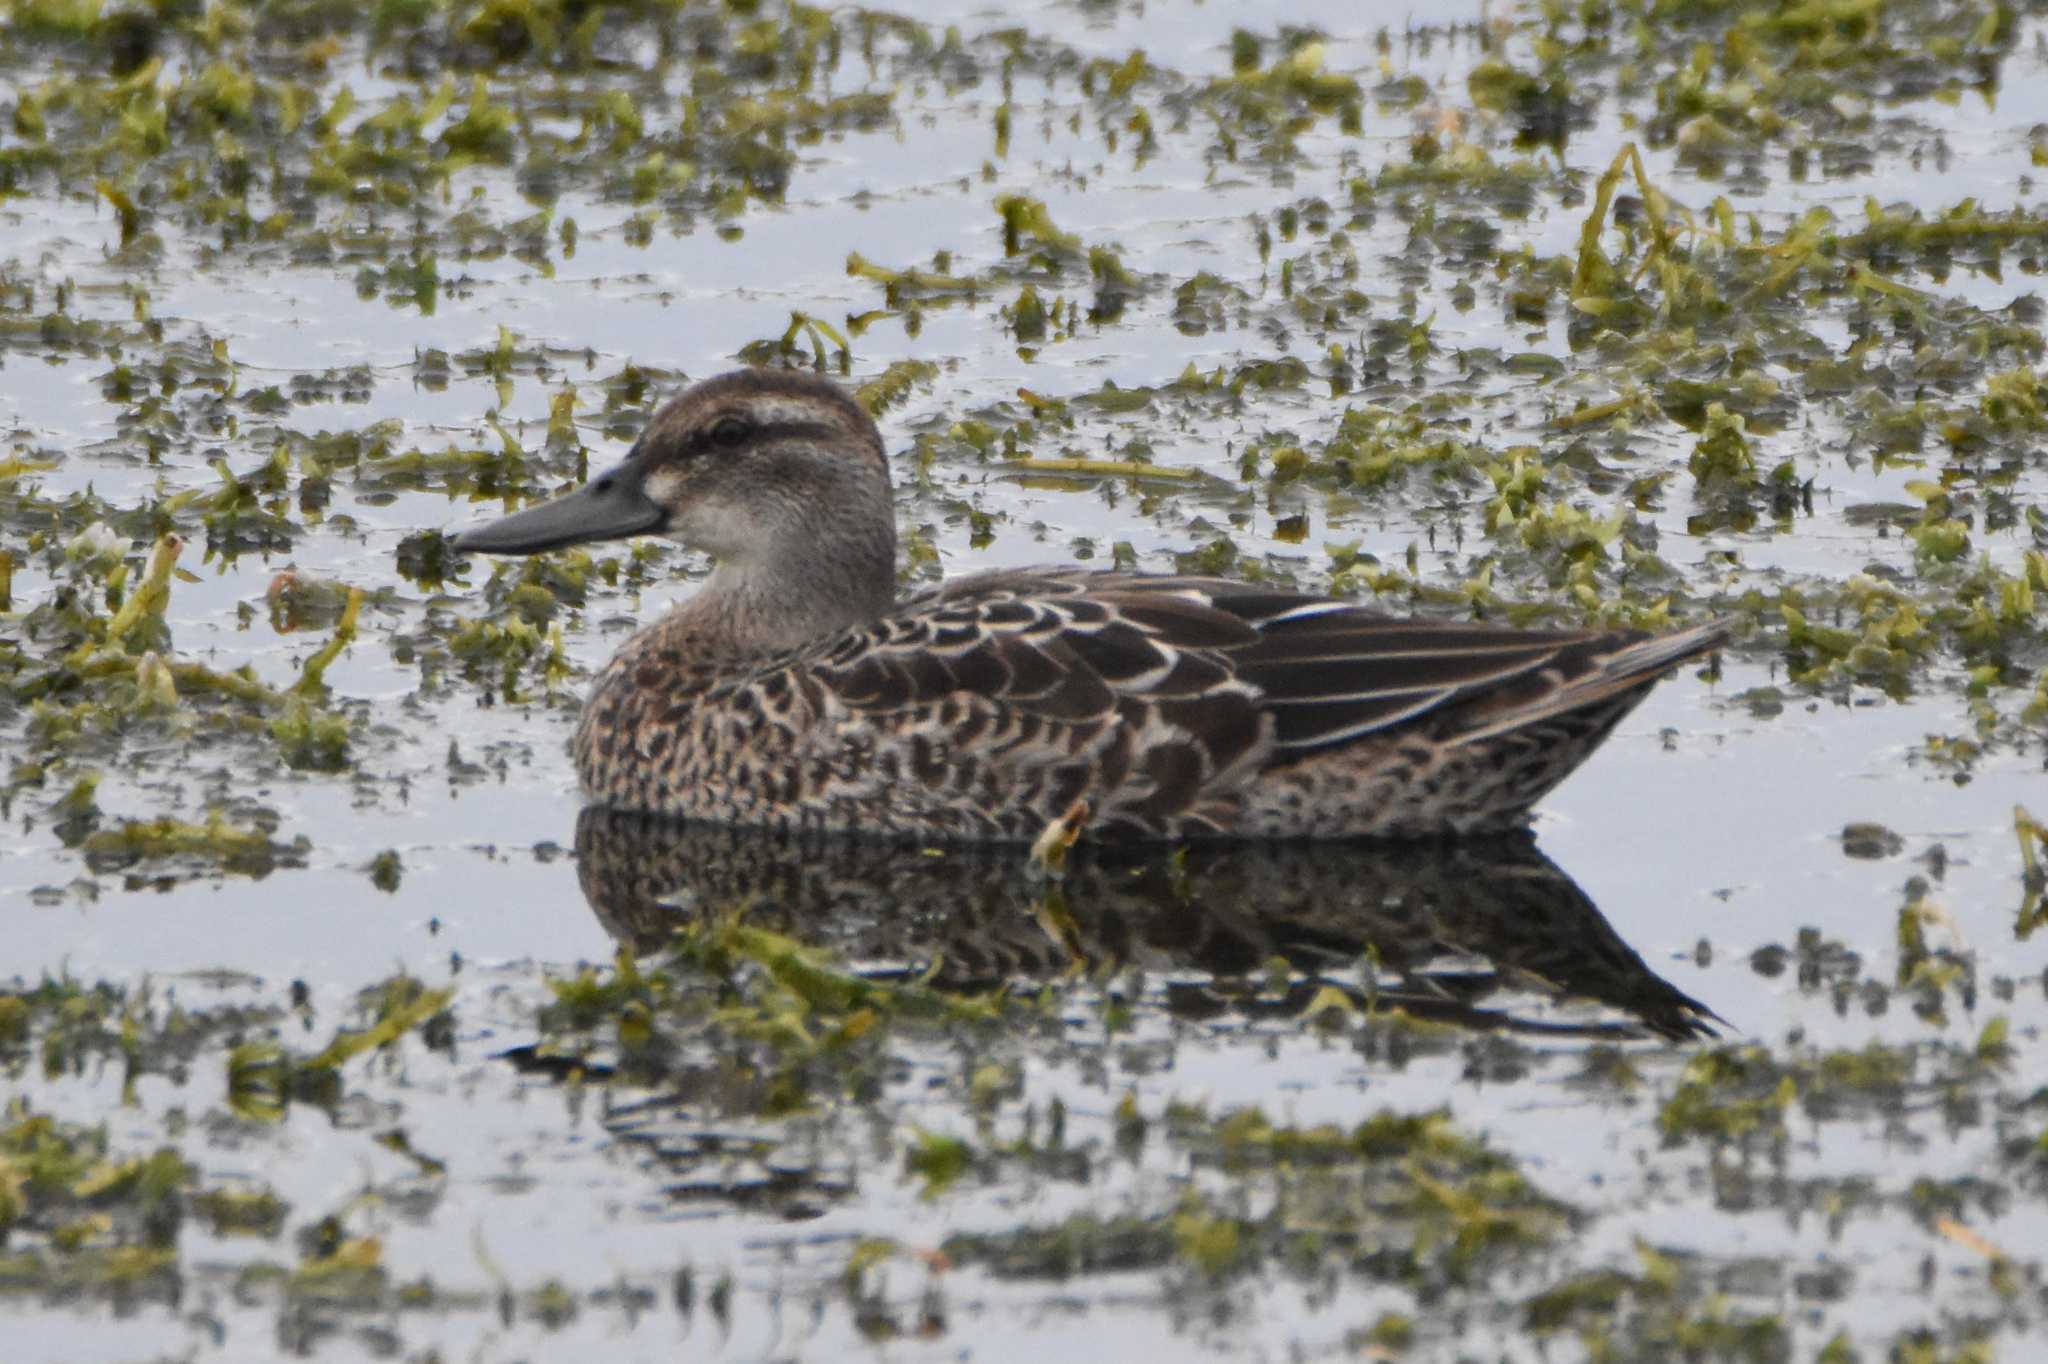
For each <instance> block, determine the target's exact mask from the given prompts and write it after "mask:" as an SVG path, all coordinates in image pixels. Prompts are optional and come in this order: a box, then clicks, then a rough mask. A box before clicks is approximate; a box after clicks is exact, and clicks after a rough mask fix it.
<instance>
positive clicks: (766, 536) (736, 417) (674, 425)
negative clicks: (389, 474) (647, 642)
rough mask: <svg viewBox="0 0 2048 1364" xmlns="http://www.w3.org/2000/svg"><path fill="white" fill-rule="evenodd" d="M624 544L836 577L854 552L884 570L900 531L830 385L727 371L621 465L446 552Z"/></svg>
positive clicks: (858, 413)
mask: <svg viewBox="0 0 2048 1364" xmlns="http://www.w3.org/2000/svg"><path fill="white" fill-rule="evenodd" d="M630 535H664V536H668V537H669V538H671V539H676V540H680V541H682V542H683V543H685V544H687V545H689V546H691V547H692V548H695V549H700V550H703V551H704V552H706V553H708V554H710V555H712V556H713V557H714V558H716V559H717V560H718V561H719V563H720V565H721V567H729V568H731V569H733V570H736V571H739V572H743V573H746V572H753V571H761V570H766V569H771V568H774V567H777V566H795V565H808V564H814V563H815V564H817V565H818V566H819V567H820V568H821V569H823V570H824V571H833V572H843V571H846V570H847V569H848V568H849V565H848V564H846V563H843V562H839V561H842V560H845V559H847V558H848V557H849V551H853V553H852V557H853V558H856V559H859V560H873V559H876V558H879V561H880V563H881V564H882V565H883V571H884V573H885V574H888V573H891V572H893V567H894V559H895V545H896V531H895V520H894V515H893V512H892V508H891V505H890V500H889V464H888V458H887V456H886V454H885V453H884V451H883V449H882V437H881V434H880V433H879V432H877V431H876V430H875V424H874V422H873V421H871V420H870V419H869V418H868V414H867V413H866V412H865V411H864V410H862V408H861V406H860V404H858V403H856V402H855V401H854V400H853V399H852V398H851V397H850V396H848V394H847V393H846V391H845V390H844V389H842V388H840V387H839V386H838V385H837V384H835V383H833V382H832V381H831V380H829V379H824V378H819V377H816V376H813V375H809V374H804V373H800V372H797V371H794V370H769V369H746V370H736V371H734V372H733V373H731V374H721V375H719V376H718V377H717V378H715V379H706V380H705V381H704V382H703V383H700V384H697V385H695V386H694V387H692V388H689V389H686V390H685V391H684V392H683V393H682V394H681V395H679V396H678V397H676V398H674V399H672V400H671V401H670V402H669V403H668V404H667V406H665V407H663V408H662V409H661V410H660V411H658V412H656V413H655V414H654V417H653V420H651V421H649V422H648V423H647V429H646V430H645V431H643V432H642V433H641V435H640V439H639V441H638V442H636V443H635V444H634V446H633V449H632V451H631V452H630V453H629V454H627V456H626V458H625V460H624V461H623V462H622V463H620V464H619V465H618V466H617V467H616V468H613V469H609V470H607V471H606V472H604V473H602V474H600V475H598V476H597V477H596V478H593V479H591V480H590V482H588V483H586V484H585V485H584V486H583V487H581V488H579V489H578V490H577V491H575V492H573V493H569V494H568V495H566V496H564V497H559V498H556V499H555V500H554V501H552V502H547V503H543V504H542V505H540V506H538V507H530V508H528V509H527V510H525V511H522V512H519V513H517V514H515V515H512V516H508V517H506V518H505V519H504V520H502V521H494V522H492V523H490V524H489V525H485V526H480V527H478V528H476V529H475V530H468V531H464V532H462V533H461V534H460V535H457V536H456V537H455V538H454V540H453V547H454V548H455V549H457V550H461V551H476V552H481V553H486V554H538V553H540V552H541V551H542V550H549V549H559V548H561V547H563V546H565V545H577V544H586V543H589V542H592V541H598V540H619V539H624V538H625V537H627V536H630ZM840 542H845V543H840Z"/></svg>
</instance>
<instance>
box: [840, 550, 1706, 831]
mask: <svg viewBox="0 0 2048 1364" xmlns="http://www.w3.org/2000/svg"><path fill="white" fill-rule="evenodd" d="M1725 634H1726V627H1725V625H1724V624H1722V623H1719V622H1713V623H1709V624H1706V625H1702V626H1697V627H1694V628H1693V629H1690V630H1686V631H1682V632H1679V633H1676V634H1671V635H1664V636H1654V637H1653V636H1648V635H1645V634H1642V633H1640V632H1601V631H1583V630H1579V631H1532V630H1524V629H1518V628H1515V627H1511V626H1502V625H1493V624H1488V623H1484V622H1441V621H1417V620H1403V619H1397V618H1393V617H1389V616H1386V615H1383V614H1381V613H1379V612H1377V611H1374V610H1372V609H1370V608H1367V607H1362V606H1358V605H1356V604H1354V603H1351V602H1346V601H1338V600H1332V599H1329V598H1322V597H1314V596H1308V595H1305V594H1302V593H1298V592H1289V591H1282V590H1276V589H1271V588H1263V587H1259V586H1256V585H1251V584H1244V583H1236V582H1231V581H1229V580H1227V579H1216V578H1194V577H1177V576H1148V575H1142V574H1121V573H1082V572H1074V571H1071V570H1069V571H1059V570H1021V571H1012V572H999V573H991V574H981V575H977V576H974V577H970V578H962V579H956V580H954V581H953V582H950V583H947V584H945V585H944V586H942V587H939V588H936V589H933V590H932V591H929V592H926V593H923V594H921V595H919V596H917V597H913V598H911V599H908V600H906V601H905V602H903V603H902V604H901V605H900V606H899V607H898V608H897V609H896V610H895V611H893V612H891V613H890V614H889V615H887V616H884V617H883V618H881V619H880V620H878V621H876V622H874V623H873V624H871V625H867V626H864V627H861V628H860V629H858V630H856V631H853V632H851V633H849V634H847V635H845V636H842V637H841V638H839V639H838V640H836V641H834V642H833V644H832V645H830V646H828V647H827V648H825V649H824V650H821V651H820V652H819V653H818V654H817V655H815V656H814V658H813V660H812V664H811V668H812V676H813V677H815V678H816V679H817V681H818V682H819V683H821V684H822V685H823V686H825V687H826V688H827V689H828V690H829V691H830V692H831V693H832V695H833V696H834V697H835V698H836V700H837V701H838V702H839V703H840V704H841V705H842V706H844V707H845V708H846V709H847V710H848V711H850V712H853V713H855V714H862V715H868V716H879V715H883V714H893V715H903V714H906V713H910V712H913V711H915V712H919V713H921V714H925V715H927V716H930V715H932V714H934V713H935V711H934V710H933V708H941V707H948V706H949V703H950V710H948V712H947V713H945V714H939V715H938V717H937V720H936V727H937V731H938V732H939V733H941V734H943V735H945V736H947V737H948V738H950V739H953V740H956V741H957V742H958V743H959V744H961V745H970V744H980V745H982V746H983V747H984V748H994V747H997V746H1000V745H1006V744H1014V743H1018V742H1024V743H1034V744H1038V745H1040V746H1042V747H1050V746H1053V745H1059V746H1063V747H1065V748H1066V749H1067V750H1068V751H1069V752H1076V751H1079V750H1080V749H1081V748H1083V747H1084V746H1087V747H1089V751H1090V752H1091V754H1092V758H1091V760H1092V761H1094V762H1095V763H1096V764H1097V765H1098V768H1099V769H1100V770H1098V772H1097V773H1096V774H1095V775H1096V776H1098V777H1102V776H1108V777H1111V778H1112V779H1114V780H1116V781H1121V780H1122V779H1123V777H1124V775H1125V774H1128V775H1129V776H1130V777H1132V778H1134V779H1135V786H1134V787H1133V788H1132V790H1133V792H1134V793H1135V794H1136V798H1137V799H1139V800H1140V801H1141V803H1142V808H1141V809H1138V810H1136V811H1134V813H1135V814H1136V815H1137V816H1138V817H1139V818H1141V819H1156V818H1163V817H1166V816H1168V815H1171V814H1179V813H1188V812H1190V811H1192V810H1194V809H1195V808H1196V807H1197V806H1198V805H1199V804H1200V802H1201V801H1202V800H1203V799H1204V798H1205V797H1206V796H1216V795H1220V794H1223V793H1224V792H1226V791H1227V790H1229V789H1230V788H1231V787H1232V786H1234V785H1235V780H1234V779H1235V778H1237V777H1241V776H1246V775H1249V774H1251V773H1253V772H1256V771H1258V770H1261V769H1264V768H1267V767H1271V766H1276V765H1280V764H1286V763H1292V762H1296V761H1300V760H1302V759H1305V758H1308V757H1311V756H1314V755H1315V754H1318V753H1321V752H1325V751H1328V750H1330V749H1334V748H1341V747H1344V746H1346V745H1349V744H1353V743H1357V742H1359V741H1360V740H1362V739H1364V738H1366V737H1367V736H1369V735H1373V734H1375V733H1381V732H1387V731H1393V730H1396V729H1407V728H1410V727H1426V729H1427V732H1428V734H1429V736H1430V738H1431V740H1432V741H1433V742H1438V743H1445V744H1457V743H1462V742H1468V741H1470V742H1476V741H1478V740H1481V739H1484V738H1486V737H1488V736H1491V735H1494V734H1498V733H1501V732H1504V731H1505V730H1508V729H1513V728H1516V727H1518V726H1520V725H1524V724H1531V723H1535V722H1537V721H1539V720H1541V719H1543V718H1546V717H1548V716H1551V715H1556V714H1561V713H1564V712H1567V711H1571V710H1576V709H1578V708H1580V707H1584V706H1590V705H1594V704H1597V703H1598V702H1599V701H1601V700H1604V699H1607V698H1610V697H1613V696H1616V695H1618V694H1620V693H1623V692H1626V691H1630V690H1633V689H1635V688H1639V687H1643V686H1646V685H1647V684H1648V683H1649V682H1651V681H1653V680H1654V679H1655V678H1656V677H1657V676H1659V675H1660V674H1662V673H1663V672H1665V671H1666V670H1668V669H1669V668H1670V667H1672V666H1674V665H1675V664H1677V663H1678V662H1680V661H1682V660H1683V659H1685V658H1688V657H1691V656H1693V655H1695V654H1698V653H1702V652H1705V651H1706V650H1708V649H1710V648H1712V647H1714V646H1715V645H1717V644H1718V643H1720V642H1721V640H1722V639H1723V638H1724V637H1725ZM992 724H998V725H999V727H1000V729H1001V732H1000V733H997V732H990V726H991V725H992ZM1055 731H1056V732H1057V733H1056V735H1055ZM1020 735H1021V737H1020ZM1112 736H1113V738H1114V743H1112V742H1111V741H1110V740H1111V737H1112ZM1097 741H1099V742H1097ZM1098 789H1100V788H1099V786H1098Z"/></svg>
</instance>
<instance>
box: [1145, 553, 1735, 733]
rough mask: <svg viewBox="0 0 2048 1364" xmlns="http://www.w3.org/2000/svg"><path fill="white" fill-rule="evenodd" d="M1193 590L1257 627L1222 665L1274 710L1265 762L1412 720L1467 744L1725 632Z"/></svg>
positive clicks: (1546, 715) (1637, 676) (1713, 624)
mask: <svg viewBox="0 0 2048 1364" xmlns="http://www.w3.org/2000/svg"><path fill="white" fill-rule="evenodd" d="M1161 581H1170V580H1161ZM1183 581H1184V582H1185V581H1186V580H1183ZM1199 590H1200V591H1201V592H1202V593H1203V594H1204V595H1205V596H1206V597H1207V599H1208V601H1209V603H1210V604H1211V605H1212V607H1213V608H1214V609H1216V610H1218V611H1221V612H1224V613H1226V614H1229V615H1231V616H1234V617H1236V618H1237V619H1240V620H1242V621H1244V622H1245V623H1246V624H1248V625H1250V626H1252V627H1253V629H1254V630H1255V631H1256V632H1257V638H1256V639H1255V640H1253V641H1252V642H1251V643H1249V644H1247V645H1245V646H1243V647H1241V648H1238V649H1235V650H1233V651H1232V652H1231V661H1232V663H1233V666H1234V670H1235V673H1236V675H1237V676H1238V677H1239V678H1241V679H1243V680H1245V681H1248V682H1250V683H1252V684H1253V685H1254V686H1256V687H1257V688H1258V689H1259V692H1260V695H1261V697H1262V698H1263V701H1264V705H1265V706H1266V708H1267V709H1268V710H1269V711H1270V712H1271V713H1272V715H1273V718H1274V733H1273V742H1274V749H1275V752H1274V761H1275V762H1290V761H1294V760H1297V759H1299V758H1303V757H1307V756H1310V755H1312V754H1314V753H1317V752H1320V751H1324V750H1327V749H1331V748H1339V747H1342V746H1344V745H1346V744H1350V743H1353V742H1355V741H1357V740H1359V739H1362V738H1364V737H1365V736H1367V735H1370V734H1373V733H1376V732H1382V731H1386V730H1391V729H1393V728H1395V727H1398V726H1404V725H1409V724H1413V725H1417V726H1423V727H1426V728H1427V729H1428V732H1429V733H1430V735H1431V736H1432V738H1434V739H1436V740H1437V741H1439V742H1443V743H1447V744H1467V743H1477V742H1480V741H1482V740H1485V739H1488V738H1491V737H1494V736H1497V735H1499V734H1502V733H1504V732H1506V731H1507V730H1510V729H1516V728H1519V727H1521V726H1523V725H1529V724H1535V723H1538V722H1540V721H1543V720H1546V719H1550V718H1553V717H1555V716H1558V715H1562V714H1565V713H1567V712H1570V711H1575V710H1581V709H1584V708H1586V707H1590V706H1596V705H1598V704H1599V703H1601V702H1602V701H1606V700H1609V699H1611V698H1613V697H1616V696H1618V695H1621V694H1622V693H1625V692H1628V691H1632V690H1635V689H1637V688H1640V687H1644V686H1647V685H1648V684H1649V683H1651V682H1653V681H1655V680H1656V679H1657V678H1658V677H1659V676H1661V675H1663V674H1664V673H1665V672H1667V671H1669V670H1670V669H1671V668H1673V667H1675V666H1676V665H1678V664H1679V663H1681V662H1683V661H1684V660H1686V659H1688V658H1692V657H1694V656H1696V655H1699V654H1703V653H1706V652H1708V651H1709V650H1711V649H1714V648H1716V647H1718V646H1719V645H1721V644H1722V643H1724V642H1725V641H1726V639H1727V636H1728V628H1729V627H1728V623H1727V622H1725V621H1708V622H1706V623H1704V624H1701V625H1696V626H1693V627H1691V628H1689V629H1686V630H1681V631H1676V632H1674V633H1671V634H1667V635H1650V634H1647V633H1645V632H1642V631H1638V630H1529V629H1523V628H1519V627H1515V626H1509V625H1498V624H1492V623H1489V622H1485V621H1433V620H1406V619H1399V618H1395V617H1390V616H1386V615H1383V614H1381V613H1380V612H1377V611H1374V610H1371V609H1370V608H1367V607H1361V606H1358V605H1356V604H1354V603H1351V602H1344V601H1333V600H1329V599H1325V598H1312V597H1304V596H1302V595H1300V594H1298V593H1292V592H1276V591H1271V590H1264V589H1260V588H1257V587H1253V586H1249V585H1246V584H1239V583H1231V582H1227V581H1221V580H1214V581H1211V580H1203V582H1202V584H1201V587H1200V589H1199Z"/></svg>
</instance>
